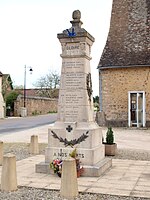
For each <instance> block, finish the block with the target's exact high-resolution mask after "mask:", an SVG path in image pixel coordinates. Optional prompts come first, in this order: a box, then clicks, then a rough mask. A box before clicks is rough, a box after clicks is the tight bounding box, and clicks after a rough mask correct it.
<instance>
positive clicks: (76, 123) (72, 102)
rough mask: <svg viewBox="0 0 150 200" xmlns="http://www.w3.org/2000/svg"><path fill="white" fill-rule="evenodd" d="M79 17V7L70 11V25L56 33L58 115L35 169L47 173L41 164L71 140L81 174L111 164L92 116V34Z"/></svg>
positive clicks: (63, 151) (65, 150)
mask: <svg viewBox="0 0 150 200" xmlns="http://www.w3.org/2000/svg"><path fill="white" fill-rule="evenodd" d="M80 18H81V13H80V11H78V10H77V11H74V12H73V21H71V24H72V27H71V28H70V29H67V30H64V31H63V33H60V34H58V35H57V37H58V39H59V41H60V43H61V47H62V53H61V57H62V69H61V81H60V89H59V101H58V118H57V121H56V122H55V123H54V126H52V127H51V128H50V129H49V131H48V147H47V148H46V153H45V163H41V164H38V165H37V170H36V171H37V172H42V171H44V172H46V173H48V168H46V167H45V168H44V166H46V165H47V166H49V163H51V162H52V161H53V160H55V159H57V158H59V159H62V160H63V159H65V158H67V157H68V156H69V154H70V152H72V150H73V149H72V148H71V143H72V142H75V143H74V144H75V145H74V147H75V148H76V149H77V156H78V158H79V159H80V160H81V163H82V164H83V167H84V173H83V175H84V176H99V175H101V173H102V172H104V171H105V170H106V169H108V168H109V167H110V166H111V164H112V163H111V159H108V158H107V159H106V158H105V156H104V155H105V152H104V145H103V144H102V130H101V128H100V127H99V126H98V125H97V124H96V122H95V120H94V112H93V96H92V80H91V69H90V60H91V57H90V53H91V46H92V44H93V42H94V38H93V36H91V35H90V34H89V33H88V32H87V31H86V30H85V29H83V28H81V25H82V22H81V20H80ZM68 33H69V34H68ZM71 33H74V34H72V35H71ZM87 134H88V137H87ZM84 137H85V138H86V139H85V140H84ZM81 141H82V142H81ZM63 142H67V144H68V145H64V144H63ZM69 144H70V145H69Z"/></svg>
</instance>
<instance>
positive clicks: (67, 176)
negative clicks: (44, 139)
mask: <svg viewBox="0 0 150 200" xmlns="http://www.w3.org/2000/svg"><path fill="white" fill-rule="evenodd" d="M60 195H61V197H63V198H66V199H74V198H75V197H77V196H78V182H77V169H76V162H75V159H73V158H68V159H66V160H64V161H63V166H62V175H61V189H60Z"/></svg>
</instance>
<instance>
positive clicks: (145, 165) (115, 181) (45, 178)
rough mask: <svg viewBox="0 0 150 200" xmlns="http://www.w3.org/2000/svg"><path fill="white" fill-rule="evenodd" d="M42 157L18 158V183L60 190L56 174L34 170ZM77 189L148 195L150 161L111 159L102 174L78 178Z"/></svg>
mask: <svg viewBox="0 0 150 200" xmlns="http://www.w3.org/2000/svg"><path fill="white" fill-rule="evenodd" d="M41 161H44V156H43V155H37V156H34V157H29V158H27V159H24V160H20V161H18V162H17V179H18V186H27V187H34V188H43V189H54V190H60V184H61V179H60V178H59V177H58V176H57V175H50V174H41V173H35V164H37V163H39V162H41ZM0 176H1V167H0ZM78 189H79V191H80V192H85V193H102V194H111V195H119V196H135V197H147V198H150V161H135V160H134V161H132V160H117V159H114V160H113V166H112V168H111V169H110V170H109V171H107V172H106V173H105V174H104V175H102V176H100V177H80V178H78Z"/></svg>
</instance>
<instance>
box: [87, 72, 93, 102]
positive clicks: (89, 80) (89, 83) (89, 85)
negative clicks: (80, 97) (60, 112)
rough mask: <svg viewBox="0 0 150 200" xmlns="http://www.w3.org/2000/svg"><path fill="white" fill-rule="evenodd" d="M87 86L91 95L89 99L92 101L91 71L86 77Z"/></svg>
mask: <svg viewBox="0 0 150 200" xmlns="http://www.w3.org/2000/svg"><path fill="white" fill-rule="evenodd" d="M86 87H87V93H88V96H89V101H91V96H92V92H93V90H92V79H91V73H88V74H87V77H86Z"/></svg>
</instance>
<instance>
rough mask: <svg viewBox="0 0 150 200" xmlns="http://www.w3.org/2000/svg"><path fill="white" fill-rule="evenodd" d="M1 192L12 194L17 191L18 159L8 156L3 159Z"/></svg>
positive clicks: (11, 155)
mask: <svg viewBox="0 0 150 200" xmlns="http://www.w3.org/2000/svg"><path fill="white" fill-rule="evenodd" d="M1 190H2V191H6V192H10V191H15V190H17V173H16V157H15V155H13V154H6V155H4V157H3V166H2V175H1Z"/></svg>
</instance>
